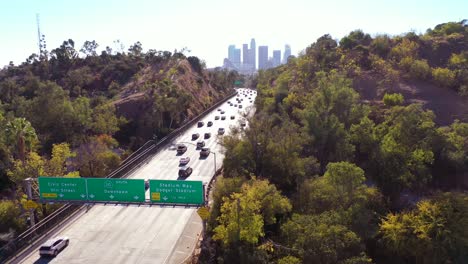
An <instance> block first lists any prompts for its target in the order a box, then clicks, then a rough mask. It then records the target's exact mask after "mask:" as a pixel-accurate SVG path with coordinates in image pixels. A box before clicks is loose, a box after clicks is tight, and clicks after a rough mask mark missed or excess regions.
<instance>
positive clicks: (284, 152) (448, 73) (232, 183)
mask: <svg viewBox="0 0 468 264" xmlns="http://www.w3.org/2000/svg"><path fill="white" fill-rule="evenodd" d="M467 50H468V25H467V24H466V21H462V22H460V23H452V22H450V23H445V24H441V25H438V26H436V27H435V28H434V29H431V30H428V31H427V33H426V34H423V35H416V34H414V33H408V34H405V35H403V36H395V37H390V36H387V35H379V36H375V37H371V36H370V35H369V34H365V33H364V32H362V31H360V30H356V31H353V32H351V33H350V34H349V35H348V36H346V37H344V38H343V39H341V40H340V41H339V43H337V42H336V41H335V40H333V39H332V37H331V36H329V35H325V36H323V37H321V38H319V39H318V40H317V42H315V43H314V44H312V45H311V46H310V47H308V48H307V49H306V50H305V52H304V53H303V54H302V55H300V56H298V57H297V58H293V59H290V60H289V62H288V64H287V65H283V66H280V67H278V68H275V69H271V70H267V71H260V72H259V74H258V77H257V80H256V83H257V85H256V88H257V92H258V96H257V99H256V101H255V105H256V114H255V115H254V116H253V117H252V118H251V119H250V120H249V127H248V128H246V129H245V130H244V129H239V130H235V131H234V133H233V135H229V136H225V137H224V139H223V144H224V147H225V156H226V157H225V160H224V176H223V177H222V178H219V179H218V180H217V183H216V186H215V188H214V193H213V197H214V201H213V204H212V207H211V215H210V219H209V221H208V230H207V232H208V237H207V238H206V239H205V240H204V245H203V251H202V254H201V256H200V260H201V262H202V263H467V262H468V233H467V230H468V195H467V194H466V190H467V188H468V186H467V185H466V184H467V183H466V177H467V175H468V123H463V122H462V121H459V120H452V124H450V125H448V126H438V125H437V124H436V122H435V118H436V116H435V114H434V113H433V111H431V110H429V109H427V108H425V107H424V106H423V105H421V104H417V103H409V102H407V101H406V100H405V98H404V96H403V95H402V94H399V93H394V92H391V91H392V89H391V87H392V86H394V85H396V84H398V83H401V82H412V81H422V82H424V83H434V84H436V85H437V86H439V87H440V89H451V90H453V91H454V92H457V93H458V96H459V97H463V96H466V95H467V94H466V87H468V79H467V77H468V60H467V58H468V57H467V56H468V53H467ZM363 76H371V77H372V78H375V79H376V80H377V82H376V85H375V86H374V87H373V89H375V90H383V91H386V90H388V91H389V92H388V93H384V94H383V95H382V97H381V98H380V100H383V104H382V103H377V104H375V103H368V102H367V101H364V100H362V99H361V96H360V94H359V93H358V92H357V91H356V90H355V89H353V88H354V86H355V85H356V83H359V80H361V79H362V78H363ZM422 89H424V88H422ZM446 103H450V102H446ZM466 106H467V107H468V105H466ZM465 121H466V120H465Z"/></svg>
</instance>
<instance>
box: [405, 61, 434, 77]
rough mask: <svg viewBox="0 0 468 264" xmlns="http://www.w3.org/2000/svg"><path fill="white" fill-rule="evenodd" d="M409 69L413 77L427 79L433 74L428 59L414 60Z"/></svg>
mask: <svg viewBox="0 0 468 264" xmlns="http://www.w3.org/2000/svg"><path fill="white" fill-rule="evenodd" d="M409 71H410V72H409V73H410V76H411V77H412V78H415V79H419V80H425V79H427V77H428V76H429V74H431V67H429V64H427V61H426V60H414V61H413V63H412V64H411V66H410V69H409Z"/></svg>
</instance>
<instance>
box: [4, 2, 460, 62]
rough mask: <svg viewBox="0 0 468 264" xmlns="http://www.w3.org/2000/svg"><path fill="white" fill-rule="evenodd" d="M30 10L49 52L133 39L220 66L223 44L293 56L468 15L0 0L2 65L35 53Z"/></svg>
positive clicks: (402, 7) (455, 10) (400, 9)
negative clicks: (329, 43)
mask: <svg viewBox="0 0 468 264" xmlns="http://www.w3.org/2000/svg"><path fill="white" fill-rule="evenodd" d="M36 13H40V24H41V33H43V34H44V35H45V36H46V41H47V49H48V50H49V51H50V50H52V49H54V48H57V47H58V46H60V45H61V43H62V42H63V41H64V40H66V39H69V38H71V39H73V40H74V41H75V48H76V49H77V50H79V49H80V48H81V46H82V44H83V42H84V41H85V40H96V42H97V43H98V44H99V45H100V46H99V48H98V51H99V53H100V51H101V50H102V49H104V48H105V47H106V46H110V47H111V48H114V49H115V46H114V43H113V42H114V40H116V39H120V40H121V41H122V42H123V43H124V44H125V47H126V49H128V47H130V45H132V44H133V43H135V42H136V41H140V42H141V43H142V44H143V48H144V49H145V50H147V49H156V50H169V51H174V49H178V50H180V49H182V48H184V47H187V48H188V49H189V50H191V52H190V53H189V55H194V56H198V57H199V58H200V59H203V60H205V61H206V63H207V65H208V67H215V66H220V65H222V62H223V58H225V57H227V49H228V45H229V44H235V45H237V46H238V47H242V44H243V43H250V39H251V38H255V40H256V42H257V46H259V45H268V46H269V51H270V56H271V55H272V54H271V53H272V50H273V49H281V50H283V49H284V44H286V43H287V44H290V45H291V48H292V53H293V55H296V54H297V53H298V52H299V51H301V50H303V49H305V48H306V47H307V46H309V45H310V44H311V43H313V42H314V41H315V40H316V39H317V38H318V37H320V36H322V35H323V34H327V33H329V34H331V35H332V36H333V38H336V39H340V38H341V37H343V36H344V35H346V34H348V33H349V32H350V31H352V30H354V29H362V30H364V31H365V32H367V33H371V34H376V33H389V34H392V35H396V34H401V33H404V32H408V31H411V30H414V31H416V32H425V30H426V29H427V28H429V27H434V26H435V25H437V24H440V23H443V22H448V21H460V20H462V19H464V18H468V1H467V0H441V1H434V0H424V1H419V0H417V1H411V0H391V1H385V0H341V1H333V0H323V1H316V0H286V1H275V0H269V1H268V0H265V1H264V0H261V1H260V0H238V1H236V0H231V1H224V0H196V1H195V0H152V1H150V0H147V1H144V0H141V1H140V0H131V1H130V0H129V1H123V0H109V1H108V0H79V1H76V0H75V1H71V0H70V1H67V0H61V1H53V0H0V38H1V46H0V47H1V49H0V67H2V66H3V65H6V64H8V63H9V61H13V62H14V63H15V64H19V63H21V62H23V61H25V59H26V58H27V57H28V56H29V55H31V54H32V53H37V52H38V47H37V25H36Z"/></svg>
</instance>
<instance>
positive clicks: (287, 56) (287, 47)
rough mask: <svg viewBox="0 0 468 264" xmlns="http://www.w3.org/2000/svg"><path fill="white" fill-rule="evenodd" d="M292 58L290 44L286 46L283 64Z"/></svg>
mask: <svg viewBox="0 0 468 264" xmlns="http://www.w3.org/2000/svg"><path fill="white" fill-rule="evenodd" d="M289 56H291V46H289V45H288V44H286V45H284V57H283V63H288V58H289Z"/></svg>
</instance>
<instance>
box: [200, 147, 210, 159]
mask: <svg viewBox="0 0 468 264" xmlns="http://www.w3.org/2000/svg"><path fill="white" fill-rule="evenodd" d="M208 155H210V148H202V149H201V151H200V158H201V157H208Z"/></svg>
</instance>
